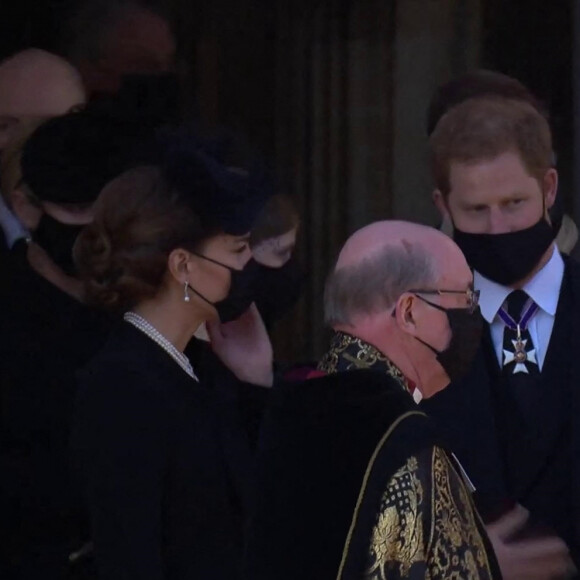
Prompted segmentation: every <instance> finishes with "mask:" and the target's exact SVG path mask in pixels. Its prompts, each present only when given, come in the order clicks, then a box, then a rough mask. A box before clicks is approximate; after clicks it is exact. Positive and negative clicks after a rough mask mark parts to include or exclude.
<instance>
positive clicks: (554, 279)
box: [473, 246, 564, 324]
mask: <svg viewBox="0 0 580 580" xmlns="http://www.w3.org/2000/svg"><path fill="white" fill-rule="evenodd" d="M563 277H564V260H563V259H562V256H561V255H560V252H559V251H558V249H557V248H556V246H554V251H553V252H552V256H551V258H550V259H549V260H548V262H547V263H546V265H545V266H544V267H543V268H542V269H541V270H540V271H539V272H537V273H536V275H535V276H534V277H533V278H532V279H531V280H529V281H528V282H527V283H526V284H525V286H524V287H523V288H522V290H524V291H525V292H526V293H527V294H528V296H530V298H531V299H532V300H533V301H534V302H535V303H536V304H537V305H538V306H539V307H540V308H541V309H542V310H543V311H544V312H546V313H547V314H549V315H551V316H555V314H556V308H557V306H558V298H559V297H560V287H561V286H562V279H563ZM473 283H474V286H475V288H476V289H478V290H479V291H480V292H481V294H480V297H479V306H480V308H481V314H482V316H483V318H485V320H486V321H487V322H488V323H489V324H491V323H492V322H493V320H494V318H495V316H496V314H497V312H498V310H499V309H500V308H501V305H502V304H503V303H504V302H505V299H506V298H507V297H508V295H509V294H510V293H511V292H512V290H513V288H510V287H508V286H502V285H501V284H498V283H497V282H493V281H492V280H489V279H488V278H486V277H485V276H482V275H481V274H480V273H479V272H474V273H473Z"/></svg>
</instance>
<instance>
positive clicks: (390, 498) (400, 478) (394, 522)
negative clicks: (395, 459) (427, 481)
mask: <svg viewBox="0 0 580 580" xmlns="http://www.w3.org/2000/svg"><path fill="white" fill-rule="evenodd" d="M417 468H418V466H417V459H416V458H415V457H411V458H410V459H409V460H408V461H407V463H406V464H405V465H404V466H403V467H401V468H400V469H399V470H398V471H397V472H396V473H395V475H393V477H392V478H391V480H390V481H389V484H388V486H387V489H386V490H385V492H384V493H383V497H382V499H381V508H380V512H379V517H378V521H377V523H376V525H375V527H374V529H373V535H372V540H371V550H370V551H371V553H370V562H371V564H370V566H369V569H368V571H367V577H368V578H380V579H382V578H386V576H383V575H382V572H381V568H382V566H383V565H384V563H385V562H397V563H398V564H399V570H400V574H401V576H402V577H405V576H406V575H407V574H408V573H409V570H410V569H411V566H412V565H413V564H415V563H416V562H424V561H425V553H424V546H425V543H424V540H423V514H422V509H423V508H422V506H423V501H424V493H425V492H424V490H423V486H422V485H421V481H420V480H419V479H418V478H417V475H416V473H417Z"/></svg>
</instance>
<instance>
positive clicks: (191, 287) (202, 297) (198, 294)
mask: <svg viewBox="0 0 580 580" xmlns="http://www.w3.org/2000/svg"><path fill="white" fill-rule="evenodd" d="M186 284H187V290H191V291H192V292H193V293H194V294H197V296H199V297H200V298H201V299H202V300H204V301H205V302H207V303H208V304H209V305H210V306H214V307H215V304H214V303H213V302H210V301H209V300H208V299H207V298H206V297H205V296H204V295H203V294H202V293H201V292H198V291H197V290H196V289H195V288H194V287H193V286H192V285H191V284H189V283H188V282H186Z"/></svg>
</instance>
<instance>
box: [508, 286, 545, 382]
mask: <svg viewBox="0 0 580 580" xmlns="http://www.w3.org/2000/svg"><path fill="white" fill-rule="evenodd" d="M506 303H507V309H506V310H507V314H508V315H509V317H511V319H512V320H513V321H514V322H515V323H516V324H518V323H520V322H521V323H522V324H521V325H520V332H519V335H518V331H517V329H516V328H510V325H508V324H505V321H504V324H505V327H504V332H503V351H502V366H503V368H502V374H503V375H504V376H513V375H517V374H519V373H522V374H528V375H537V374H539V372H540V370H539V367H538V362H537V356H536V349H535V347H534V343H533V342H532V337H531V335H530V331H529V330H528V322H529V319H526V318H527V317H526V313H529V311H530V306H531V307H532V308H537V307H536V306H535V305H534V304H533V302H530V297H529V296H528V295H527V294H526V293H525V292H524V291H523V290H514V291H513V292H512V293H511V294H510V295H509V296H508V297H507V300H506ZM532 316H533V314H532ZM530 318H531V317H530ZM512 326H513V325H512Z"/></svg>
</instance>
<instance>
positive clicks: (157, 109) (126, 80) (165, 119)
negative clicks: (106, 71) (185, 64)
mask: <svg viewBox="0 0 580 580" xmlns="http://www.w3.org/2000/svg"><path fill="white" fill-rule="evenodd" d="M114 98H115V99H117V101H118V103H119V105H120V106H121V107H125V109H126V110H127V111H129V112H131V114H133V115H137V116H142V117H145V118H147V119H148V120H150V121H151V122H153V123H155V124H164V123H174V122H177V121H178V120H179V111H180V79H179V76H178V75H177V73H172V72H166V73H158V74H131V75H123V79H122V84H121V88H120V90H119V92H118V94H117V95H116V96H115V97H114Z"/></svg>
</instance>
